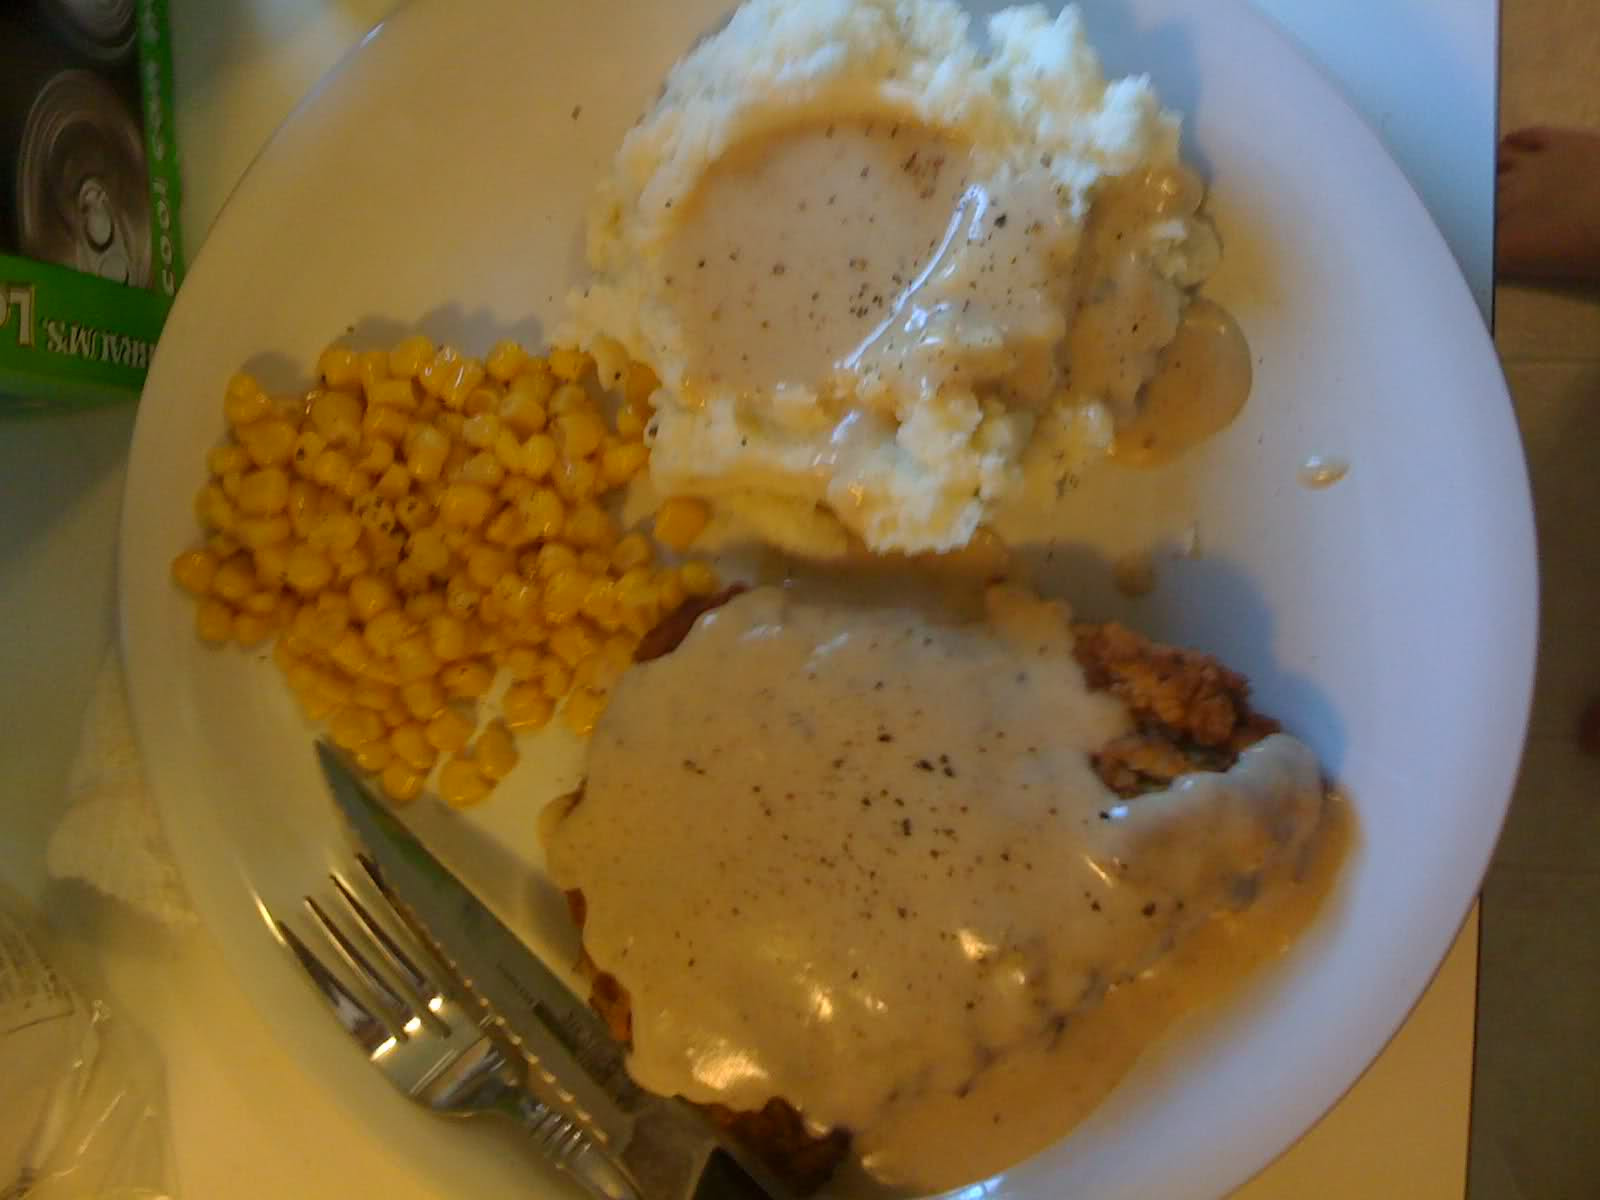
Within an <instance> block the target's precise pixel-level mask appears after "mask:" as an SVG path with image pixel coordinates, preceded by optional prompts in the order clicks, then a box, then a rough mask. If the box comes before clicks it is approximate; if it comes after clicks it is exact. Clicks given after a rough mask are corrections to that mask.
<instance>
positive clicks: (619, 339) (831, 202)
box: [573, 0, 1218, 552]
mask: <svg viewBox="0 0 1600 1200" xmlns="http://www.w3.org/2000/svg"><path fill="white" fill-rule="evenodd" d="M970 34H971V31H970V30H969V27H968V17H967V15H966V13H965V12H964V11H963V10H962V9H961V8H960V7H959V6H958V5H957V4H955V3H953V2H951V0H807V3H805V4H793V3H785V2H783V0H747V2H746V3H745V4H744V5H743V6H742V7H740V8H739V9H738V10H737V11H736V12H735V13H734V15H733V17H732V19H731V20H730V22H729V23H728V24H727V26H726V27H725V28H724V29H723V30H722V31H720V32H719V33H717V34H716V35H715V36H713V37H711V38H709V39H708V40H706V41H704V42H703V43H702V44H700V45H699V46H698V47H696V48H695V49H694V50H693V51H692V52H691V53H689V54H688V55H687V56H686V57H685V58H684V59H683V60H682V61H680V62H679V63H678V65H677V66H676V67H675V68H674V69H673V70H672V72H671V74H670V76H669V77H668V79H667V81H666V86H665V88H664V90H663V92H662V94H661V96H660V98H659V100H658V101H657V103H656V104H655V105H654V107H653V108H652V109H651V110H650V112H649V113H647V114H646V115H645V117H644V118H643V119H642V120H641V121H640V122H639V124H638V125H636V126H635V127H634V128H633V129H632V130H631V131H630V132H629V134H628V135H627V137H626V139H625V140H624V142H623V144H622V147H621V149H620V151H619V152H618V154H617V156H616V161H615V164H614V168H613V170H612V172H611V174H610V177H609V178H608V179H607V180H606V181H605V182H604V183H603V185H602V187H601V190H600V194H599V196H598V198H597V202H596V206H595V209H594V212H593V214H592V218H591V225H590V230H589V248H588V249H589V258H590V263H591V266H592V268H593V271H594V279H593V282H592V283H591V285H590V286H589V287H588V288H587V289H586V290H585V291H584V292H583V293H582V294H581V295H577V296H575V297H574V298H573V312H574V317H575V323H576V325H577V330H578V334H579V336H580V337H582V338H584V339H585V340H586V342H587V343H588V344H590V345H591V346H594V347H597V349H598V348H600V347H607V348H610V347H611V344H612V343H620V345H621V347H622V349H625V350H626V352H627V353H628V354H630V355H632V356H633V357H634V358H636V359H639V360H641V361H643V362H645V363H648V364H649V365H650V366H651V367H652V368H653V369H654V370H655V372H656V374H657V375H658V376H659V378H660V379H661V382H662V386H661V389H660V390H659V391H658V392H657V393H656V394H655V396H654V397H653V398H652V404H653V405H654V407H655V410H656V412H655V418H654V421H653V425H652V438H653V441H652V457H651V465H650V473H651V481H652V483H653V484H654V487H655V489H656V491H658V492H659V493H662V494H694V495H702V496H706V497H710V498H713V499H714V500H716V501H717V503H718V506H719V507H720V508H722V509H724V510H725V511H731V512H733V513H735V514H736V515H739V516H742V517H744V518H746V519H748V520H749V521H752V522H753V523H754V524H755V525H756V526H757V528H758V529H762V530H764V531H765V532H766V533H767V534H768V535H769V536H770V537H773V538H775V539H776V540H778V541H780V542H787V543H790V544H791V546H793V544H794V543H796V542H799V543H803V545H800V546H795V547H794V548H800V549H804V548H806V547H807V546H809V547H813V548H818V549H827V548H830V547H833V546H836V545H838V544H843V542H844V541H845V540H846V531H847V533H848V534H851V535H855V536H856V537H858V538H859V539H860V540H861V541H863V542H865V544H866V545H867V546H868V547H869V548H872V549H874V550H881V551H908V552H918V551H941V550H948V549H952V548H956V547H960V546H963V545H965V544H966V543H967V541H968V540H969V539H970V538H971V536H972V534H973V533H974V531H975V530H976V529H977V528H978V526H979V524H980V523H981V522H983V521H984V520H985V517H986V515H987V514H988V513H989V512H990V510H991V508H992V507H993V506H994V505H996V504H997V503H998V502H999V501H1000V500H1002V499H1003V498H1004V497H1005V496H1006V494H1007V493H1008V492H1010V491H1011V490H1012V489H1014V488H1015V487H1016V486H1017V485H1018V483H1019V481H1020V475H1021V463H1022V459H1023V455H1024V452H1025V450H1026V449H1027V447H1028V446H1029V445H1030V442H1040V443H1043V442H1046V441H1047V442H1048V443H1049V445H1050V446H1051V454H1052V455H1053V456H1054V457H1056V458H1057V459H1059V460H1060V461H1061V462H1062V465H1063V469H1070V468H1071V467H1072V466H1074V465H1076V461H1075V460H1077V461H1081V460H1082V459H1083V458H1085V457H1088V456H1092V455H1094V454H1097V453H1100V452H1103V451H1104V450H1105V448H1106V446H1107V445H1108V443H1109V440H1110V437H1111V435H1112V432H1113V430H1114V428H1115V426H1116V422H1117V421H1118V420H1119V419H1124V418H1127V417H1129V416H1130V415H1131V413H1132V411H1133V409H1134V407H1135V405H1136V398H1137V396H1138V393H1139V389H1140V388H1141V387H1142V386H1143V384H1144V383H1145V382H1146V381H1147V380H1148V379H1149V377H1150V376H1151V374H1152V373H1153V372H1154V370H1155V364H1156V362H1157V359H1158V356H1159V355H1160V352H1161V350H1162V348H1163V347H1164V346H1166V345H1167V344H1168V343H1169V342H1171V341H1172V339H1173V337H1174V335H1175V334H1176V332H1177V330H1178V326H1179V322H1180V319H1181V317H1182V314H1183V309H1184V305H1185V302H1186V298H1187V297H1186V292H1185V289H1186V288H1189V287H1192V286H1193V285H1195V284H1196V283H1198V282H1199V281H1200V280H1201V279H1203V278H1204V277H1205V276H1206V275H1207V274H1208V273H1209V272H1210V271H1211V270H1212V268H1213V267H1214V266H1215V263H1216V260H1217V256H1218V247H1217V242H1216V239H1215V236H1214V234H1213V233H1212V232H1211V229H1210V226H1209V224H1208V223H1207V222H1206V221H1205V219H1204V218H1203V217H1200V216H1199V215H1197V210H1198V207H1199V204H1200V200H1201V198H1202V190H1201V188H1200V186H1199V184H1198V182H1197V181H1196V180H1195V179H1194V178H1193V176H1191V175H1189V174H1188V172H1186V171H1185V170H1184V169H1183V168H1182V167H1181V166H1180V165H1179V162H1178V140H1179V123H1178V120H1177V118H1176V117H1175V116H1174V115H1173V114H1171V113H1169V112H1167V111H1165V110H1164V109H1163V108H1162V107H1161V104H1160V102H1159V100H1158V99H1157V97H1156V95H1155V93H1154V91H1153V90H1152V88H1151V86H1150V83H1149V80H1148V79H1145V78H1130V79H1121V80H1115V81H1110V82H1108V81H1107V80H1106V79H1105V77H1104V75H1103V74H1102V71H1101V68H1100V64H1099V61H1098V59H1097V58H1096V56H1095V54H1094V52H1093V50H1092V49H1091V48H1090V47H1089V45H1088V43H1087V42H1086V40H1085V38H1084V33H1083V29H1082V26H1081V23H1080V19H1079V15H1078V13H1077V11H1076V10H1075V9H1073V8H1070V7H1069V8H1067V9H1065V10H1064V11H1063V12H1062V13H1061V14H1060V15H1059V16H1058V17H1056V18H1055V19H1053V20H1052V19H1051V18H1050V17H1049V16H1047V14H1046V13H1045V12H1044V10H1043V9H1042V8H1039V7H1036V6H1030V7H1025V8H1013V9H1007V10H1005V11H1004V12H1001V13H999V14H998V15H996V16H994V17H992V18H991V19H990V21H989V25H988V34H989V36H988V49H986V50H981V49H980V48H979V47H978V46H977V44H976V43H975V41H974V40H973V38H972V37H971V36H970Z"/></svg>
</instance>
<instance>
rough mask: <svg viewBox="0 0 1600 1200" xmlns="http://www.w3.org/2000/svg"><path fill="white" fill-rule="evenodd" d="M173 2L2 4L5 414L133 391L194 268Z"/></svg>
mask: <svg viewBox="0 0 1600 1200" xmlns="http://www.w3.org/2000/svg"><path fill="white" fill-rule="evenodd" d="M167 34H168V28H167V0H0V416H4V415H12V414H16V413H23V412H39V411H59V410H62V409H69V408H80V407H85V406H88V405H94V404H106V403H115V402H118V401H125V400H134V399H136V398H137V397H138V395H139V389H140V387H142V386H143V383H144V374H145V368H146V367H147V366H148V365H149V361H150V355H151V353H152V352H153V351H154V349H155V343H156V339H157V337H159V336H160V333H161V324H162V322H163V320H165V318H166V314H167V309H168V308H169V307H170V305H171V303H172V297H173V295H174V294H175V293H176V292H177V289H178V281H179V280H180V279H181V278H182V275H183V252H182V245H181V242H180V239H179V234H178V200H179V179H178V162H177V151H176V145H175V142H174V139H173V130H172V55H171V49H170V45H169V42H168V36H167Z"/></svg>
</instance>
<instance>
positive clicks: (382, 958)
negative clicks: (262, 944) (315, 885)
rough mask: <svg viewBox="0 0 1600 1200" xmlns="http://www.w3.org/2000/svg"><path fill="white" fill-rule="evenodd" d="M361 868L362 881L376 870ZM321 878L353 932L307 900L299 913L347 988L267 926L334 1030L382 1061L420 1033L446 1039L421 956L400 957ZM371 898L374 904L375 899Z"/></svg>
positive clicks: (397, 944) (339, 884) (282, 931)
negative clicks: (330, 1016)
mask: <svg viewBox="0 0 1600 1200" xmlns="http://www.w3.org/2000/svg"><path fill="white" fill-rule="evenodd" d="M362 866H363V867H364V868H365V869H366V870H367V871H368V873H369V874H371V873H374V872H375V870H376V868H375V867H374V866H373V865H372V864H371V863H369V862H367V861H366V860H365V857H364V856H363V857H362ZM329 878H330V879H331V880H332V882H333V888H334V893H335V894H336V895H337V896H338V898H339V903H338V908H339V910H340V912H341V914H342V916H343V917H344V919H345V920H346V921H347V922H349V923H352V925H353V927H354V929H355V930H356V931H357V932H356V933H354V934H352V933H351V932H349V931H347V930H346V928H345V927H344V925H342V924H341V923H340V921H339V920H336V919H335V916H334V915H333V914H331V913H329V911H328V909H327V908H326V907H324V906H323V904H322V903H321V902H319V901H318V899H317V898H316V897H315V896H306V897H305V898H304V905H305V908H306V911H307V912H308V913H309V914H310V916H311V918H312V923H313V924H314V925H315V927H316V929H317V930H318V932H319V933H320V935H321V940H322V941H324V942H326V944H327V945H328V947H329V948H331V949H332V950H333V952H334V954H335V955H336V956H337V958H338V960H339V962H341V963H343V965H344V966H345V967H346V968H347V969H348V971H349V973H350V976H351V977H352V979H353V981H354V982H355V984H356V986H355V987H352V986H350V985H349V984H348V983H347V982H346V981H345V980H344V979H341V978H340V976H339V974H338V973H337V972H336V971H335V970H333V969H332V968H331V967H330V966H329V965H328V964H327V963H326V962H325V961H324V959H323V957H321V956H319V955H318V954H317V953H316V952H315V951H314V950H312V949H311V947H310V946H308V945H307V944H306V942H305V940H304V939H302V938H301V937H300V935H299V934H297V933H296V932H295V931H294V929H293V927H291V926H290V925H289V924H288V923H287V922H285V921H283V920H282V919H279V918H274V920H273V925H274V927H275V929H276V931H277V934H278V936H279V937H280V938H281V939H282V940H283V942H284V943H285V944H286V945H287V946H288V947H289V949H290V950H291V951H293V952H294V955H295V958H296V959H297V960H299V963H300V965H301V967H302V968H304V970H305V972H306V974H307V975H308V976H309V977H310V978H311V981H312V983H314V984H315V985H316V987H317V989H318V990H319V991H320V992H322V994H323V996H324V998H325V999H326V1000H327V1001H328V1003H329V1005H330V1006H331V1007H332V1009H333V1012H334V1015H335V1017H336V1018H337V1019H338V1021H339V1023H340V1024H341V1025H342V1026H343V1027H344V1028H345V1030H346V1031H347V1032H348V1033H350V1035H351V1036H352V1037H354V1038H355V1039H356V1041H357V1042H358V1043H360V1045H361V1047H362V1049H364V1050H365V1051H366V1052H367V1054H368V1055H369V1056H370V1057H379V1056H380V1055H382V1054H386V1053H387V1052H388V1051H389V1050H390V1049H392V1048H393V1045H394V1044H395V1043H398V1042H404V1041H406V1040H407V1039H408V1038H410V1037H413V1036H415V1035H416V1034H418V1033H419V1032H421V1031H422V1030H423V1028H424V1026H427V1027H430V1028H431V1029H432V1031H433V1032H436V1033H439V1034H448V1033H449V1032H450V1030H449V1027H448V1026H447V1025H446V1024H445V1022H444V1021H443V1020H442V1019H441V1017H440V1015H439V1014H440V1013H441V1011H442V1010H443V1008H444V1000H443V997H442V995H441V994H440V989H439V988H438V987H437V986H435V985H434V984H433V983H432V981H431V980H430V979H429V977H428V974H427V972H425V971H424V970H423V969H422V967H421V966H419V965H418V959H419V958H421V957H422V956H423V954H424V953H425V952H424V951H422V950H420V948H418V949H415V950H412V951H408V950H407V949H406V948H405V946H403V945H402V944H401V940H400V938H399V937H397V936H396V935H395V934H394V933H392V932H391V931H390V929H389V928H388V927H386V926H385V924H384V922H383V921H381V920H380V919H379V918H378V917H377V916H376V915H374V913H373V911H372V907H369V905H368V903H366V902H363V900H362V899H361V897H360V896H359V895H358V894H357V892H356V889H355V888H354V887H353V886H352V885H351V883H350V882H349V881H347V880H346V879H345V878H344V877H343V876H341V875H340V874H339V873H338V872H337V871H335V872H332V873H331V874H330V876H329ZM374 883H375V884H376V879H374ZM377 894H378V895H379V897H380V899H379V901H378V903H382V900H381V893H377ZM373 907H376V905H373ZM374 959H376V960H377V961H374ZM380 964H381V965H380Z"/></svg>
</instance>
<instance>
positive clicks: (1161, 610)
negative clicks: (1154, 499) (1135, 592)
mask: <svg viewBox="0 0 1600 1200" xmlns="http://www.w3.org/2000/svg"><path fill="white" fill-rule="evenodd" d="M1024 557H1025V559H1026V561H1027V562H1028V563H1029V565H1030V567H1031V569H1032V582H1033V584H1034V586H1035V587H1036V588H1037V589H1038V590H1039V591H1040V592H1041V593H1043V594H1044V595H1048V596H1055V597H1059V598H1060V599H1063V600H1065V601H1067V602H1068V603H1069V604H1070V605H1072V609H1073V612H1074V613H1075V614H1076V615H1078V616H1079V617H1081V618H1083V619H1084V620H1090V621H1106V620H1113V621H1121V622H1122V623H1124V624H1126V625H1127V626H1129V627H1130V628H1132V629H1135V630H1137V631H1138V632H1140V633H1142V634H1145V635H1146V636H1148V637H1152V638H1156V639H1157V640H1159V641H1164V642H1170V643H1172V644H1174V645H1178V646H1184V647H1189V648H1192V649H1195V650H1200V651H1204V652H1205V653H1207V654H1214V655H1216V656H1217V657H1218V658H1220V659H1221V660H1222V661H1223V662H1224V663H1226V664H1227V665H1228V666H1229V667H1232V668H1233V669H1235V670H1237V671H1240V672H1242V673H1243V674H1244V675H1245V676H1247V677H1248V678H1249V680H1250V687H1251V699H1252V701H1253V702H1254V703H1255V705H1256V706H1257V707H1258V708H1259V709H1260V710H1261V711H1262V712H1264V713H1267V714H1269V715H1270V716H1273V717H1275V718H1277V719H1279V720H1281V721H1282V722H1283V724H1284V726H1285V728H1286V729H1288V731H1289V732H1291V733H1293V734H1295V735H1296V736H1298V737H1300V738H1302V739H1304V740H1305V741H1306V742H1307V743H1309V744H1310V745H1311V747H1312V749H1314V750H1315V751H1316V752H1317V757H1318V758H1319V759H1320V760H1321V762H1322V766H1323V770H1325V771H1326V772H1327V773H1328V774H1329V775H1330V776H1332V777H1334V778H1337V777H1338V774H1339V771H1340V768H1341V767H1342V766H1343V763H1344V757H1345V750H1346V740H1347V735H1346V729H1345V725H1344V721H1343V720H1342V719H1341V718H1340V716H1339V713H1338V711H1337V709H1336V708H1335V707H1334V705H1333V702H1332V700H1331V699H1330V698H1329V697H1328V696H1327V695H1326V693H1324V692H1323V691H1322V689H1321V688H1319V687H1318V686H1317V685H1316V684H1315V683H1313V682H1312V681H1311V680H1310V679H1307V678H1306V677H1305V676H1303V675H1298V674H1295V673H1294V672H1292V671H1290V670H1288V669H1287V668H1286V667H1285V666H1284V665H1283V664H1282V663H1280V662H1279V661H1278V660H1277V659H1276V657H1275V656H1274V654H1273V640H1274V632H1275V630H1274V621H1273V615H1272V610H1271V608H1270V607H1269V606H1268V604H1267V602H1266V599H1265V598H1264V597H1263V596H1262V594H1261V592H1260V590H1259V588H1258V587H1257V586H1256V584H1255V582H1254V581H1253V580H1252V579H1251V577H1250V576H1249V574H1248V573H1246V572H1245V570H1244V569H1243V568H1241V567H1239V566H1238V565H1236V564H1234V563H1231V562H1229V561H1228V560H1226V559H1224V558H1220V557H1215V556H1208V557H1191V556H1187V555H1184V554H1181V553H1178V552H1176V551H1174V550H1170V549H1169V550H1165V551H1162V550H1158V551H1156V552H1155V553H1153V554H1151V555H1150V556H1149V565H1150V567H1151V568H1152V570H1153V575H1154V587H1153V588H1152V589H1151V590H1150V591H1149V592H1148V593H1146V594H1144V595H1141V596H1129V595H1127V594H1126V593H1125V592H1123V591H1121V590H1119V588H1118V585H1117V574H1118V572H1117V568H1116V564H1114V563H1113V562H1112V561H1111V560H1110V559H1108V558H1107V557H1106V556H1105V555H1103V554H1101V553H1100V552H1099V551H1098V550H1095V549H1093V548H1091V547H1089V546H1086V545H1082V544H1078V543H1059V544H1052V545H1049V546H1044V547H1035V548H1031V549H1029V550H1028V551H1026V552H1025V554H1024Z"/></svg>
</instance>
